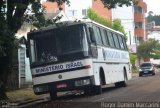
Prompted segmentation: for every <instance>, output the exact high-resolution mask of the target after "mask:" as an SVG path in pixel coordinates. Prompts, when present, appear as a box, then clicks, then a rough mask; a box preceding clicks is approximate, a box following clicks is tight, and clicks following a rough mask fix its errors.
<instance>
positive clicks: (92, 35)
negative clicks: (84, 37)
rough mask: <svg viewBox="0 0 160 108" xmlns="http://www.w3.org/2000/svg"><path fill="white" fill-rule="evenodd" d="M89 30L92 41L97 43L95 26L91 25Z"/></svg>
mask: <svg viewBox="0 0 160 108" xmlns="http://www.w3.org/2000/svg"><path fill="white" fill-rule="evenodd" d="M89 32H90V39H91V42H93V43H96V39H95V36H94V33H93V28H91V27H89Z"/></svg>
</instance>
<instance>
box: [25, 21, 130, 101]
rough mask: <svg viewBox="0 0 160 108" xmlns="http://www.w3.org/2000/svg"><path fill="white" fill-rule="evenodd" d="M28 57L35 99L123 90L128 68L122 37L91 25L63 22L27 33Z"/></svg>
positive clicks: (127, 78)
mask: <svg viewBox="0 0 160 108" xmlns="http://www.w3.org/2000/svg"><path fill="white" fill-rule="evenodd" d="M27 55H28V57H29V58H30V66H31V72H32V79H33V90H34V93H35V94H36V95H40V94H44V93H49V94H50V97H51V99H56V98H57V92H63V91H72V90H83V91H84V93H86V94H88V93H90V94H91V93H92V94H95V95H96V94H101V93H102V86H103V85H107V84H115V86H116V87H125V86H126V83H127V81H128V80H130V79H131V65H130V58H129V53H128V48H127V45H126V41H125V37H124V35H123V34H122V33H120V32H118V31H115V30H113V29H111V28H108V27H106V26H103V25H101V24H99V23H96V22H94V21H66V22H63V23H62V22H61V23H59V24H56V25H53V26H49V27H46V28H42V29H40V30H36V31H32V32H29V33H28V35H27Z"/></svg>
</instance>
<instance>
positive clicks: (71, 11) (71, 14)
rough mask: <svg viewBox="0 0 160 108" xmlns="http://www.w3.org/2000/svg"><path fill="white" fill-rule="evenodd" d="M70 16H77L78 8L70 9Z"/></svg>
mask: <svg viewBox="0 0 160 108" xmlns="http://www.w3.org/2000/svg"><path fill="white" fill-rule="evenodd" d="M68 16H69V17H73V16H77V10H68Z"/></svg>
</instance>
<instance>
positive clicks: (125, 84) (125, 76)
mask: <svg viewBox="0 0 160 108" xmlns="http://www.w3.org/2000/svg"><path fill="white" fill-rule="evenodd" d="M126 86H127V75H126V71H124V81H121V82H116V83H115V87H117V88H119V87H126Z"/></svg>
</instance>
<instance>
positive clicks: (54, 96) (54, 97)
mask: <svg viewBox="0 0 160 108" xmlns="http://www.w3.org/2000/svg"><path fill="white" fill-rule="evenodd" d="M50 98H51V100H56V99H57V92H50Z"/></svg>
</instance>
